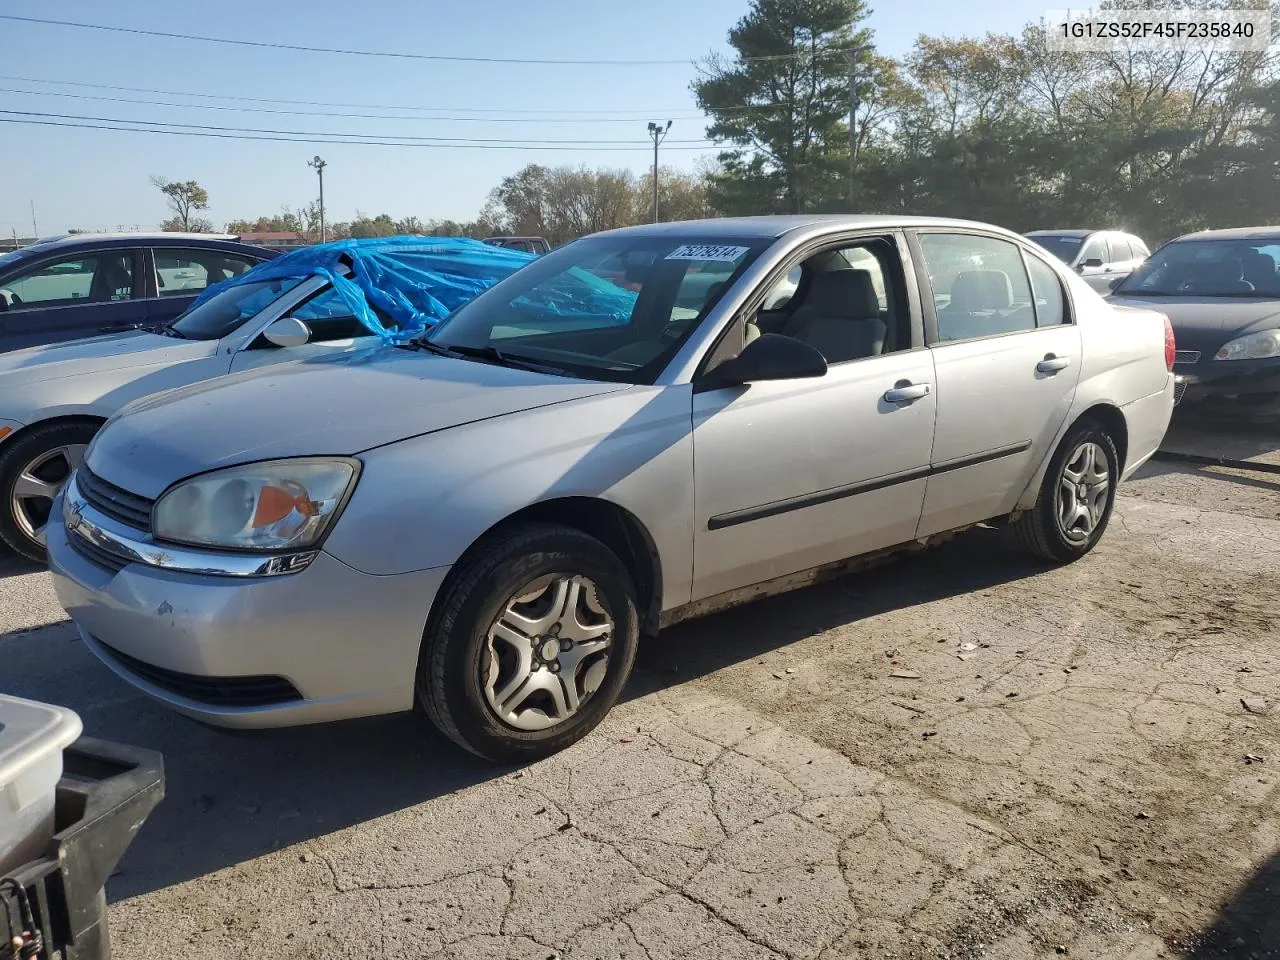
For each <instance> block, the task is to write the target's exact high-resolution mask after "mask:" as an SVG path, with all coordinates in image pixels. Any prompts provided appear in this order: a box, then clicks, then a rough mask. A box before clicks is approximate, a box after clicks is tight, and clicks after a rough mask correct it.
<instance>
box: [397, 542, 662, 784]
mask: <svg viewBox="0 0 1280 960" xmlns="http://www.w3.org/2000/svg"><path fill="white" fill-rule="evenodd" d="M437 610H438V613H437V614H436V615H435V616H433V617H432V618H431V622H430V623H429V624H428V626H427V631H426V634H425V635H424V637H423V643H422V652H421V654H420V656H419V661H418V677H417V696H418V701H419V703H420V704H421V706H422V707H423V708H424V709H425V710H426V713H427V716H429V717H430V718H431V720H432V722H433V723H434V724H435V725H436V726H437V727H439V728H440V730H441V731H442V732H444V733H445V734H446V735H447V736H448V737H449V738H450V739H452V740H453V741H455V742H456V743H458V744H459V745H460V746H463V747H465V748H466V749H468V750H470V751H471V752H473V753H476V754H479V755H480V756H482V757H485V758H487V759H489V760H495V761H498V762H503V763H521V762H528V761H532V760H536V759H539V758H541V757H545V756H548V755H550V754H552V753H555V752H556V751H558V750H562V749H564V748H565V747H567V746H569V745H570V744H572V743H574V742H576V741H577V740H579V739H581V738H582V737H584V736H585V735H586V734H587V733H588V732H590V730H591V729H592V728H593V727H595V726H596V725H597V724H598V723H599V722H600V721H601V720H602V719H604V716H605V714H606V713H608V712H609V710H610V708H611V707H612V706H613V704H614V703H615V702H616V701H617V699H618V696H619V694H621V692H622V688H623V687H624V686H625V684H626V682H627V677H628V676H629V675H630V673H631V666H632V664H633V663H634V661H635V654H636V646H637V644H638V643H639V635H640V630H639V617H638V616H637V614H636V596H635V587H634V584H633V581H632V578H631V575H630V574H629V573H628V572H627V569H626V568H625V567H624V566H623V564H622V562H621V561H620V560H619V559H618V558H617V556H616V555H615V554H614V553H613V552H612V551H610V550H609V549H608V548H607V547H606V546H605V545H604V544H602V543H601V542H600V541H598V540H596V539H595V538H594V537H591V536H588V535H587V534H585V533H582V532H581V531H579V530H575V529H573V528H571V527H564V526H560V525H555V524H529V525H527V526H522V527H519V528H515V529H512V530H511V531H509V532H507V533H505V534H501V535H499V536H497V537H496V538H494V539H493V540H492V541H490V542H489V543H488V544H486V545H484V546H482V547H481V548H480V549H479V551H478V552H477V553H476V554H475V555H473V556H472V557H470V558H468V559H467V560H465V561H464V562H463V564H462V565H461V566H460V567H459V569H458V570H457V571H455V575H454V576H453V577H452V578H451V580H450V582H449V584H448V585H447V586H446V588H445V590H444V592H443V593H442V595H441V596H440V598H439V600H438V606H437Z"/></svg>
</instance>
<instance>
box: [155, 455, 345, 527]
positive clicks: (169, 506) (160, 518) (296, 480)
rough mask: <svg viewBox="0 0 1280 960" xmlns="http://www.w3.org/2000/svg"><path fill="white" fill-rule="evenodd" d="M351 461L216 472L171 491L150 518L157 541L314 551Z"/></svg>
mask: <svg viewBox="0 0 1280 960" xmlns="http://www.w3.org/2000/svg"><path fill="white" fill-rule="evenodd" d="M358 471H359V464H358V462H357V461H355V460H341V459H337V458H333V459H329V458H308V459H298V460H271V461H268V462H265V463H250V464H245V465H244V466H241V467H230V468H228V469H226V470H216V471H214V472H213V473H206V474H204V475H203V476H199V477H193V478H191V479H190V480H184V481H183V482H182V483H179V484H177V485H175V486H173V487H171V488H170V489H169V490H168V491H166V492H165V494H164V495H163V496H162V497H161V498H160V500H159V501H158V502H157V503H156V505H155V508H154V509H153V510H152V513H151V530H152V534H153V535H154V536H155V537H156V539H158V540H169V541H172V542H174V543H188V544H195V545H198V546H204V547H223V548H226V549H230V550H288V549H302V548H306V547H313V546H315V545H316V544H317V543H319V542H320V538H321V537H323V536H324V532H325V530H327V529H328V528H329V526H330V524H332V523H333V521H334V520H335V519H336V518H337V516H338V514H339V512H341V510H342V507H343V505H344V504H345V503H346V501H347V496H348V494H349V493H350V492H351V488H352V487H354V486H355V480H356V474H357V473H358Z"/></svg>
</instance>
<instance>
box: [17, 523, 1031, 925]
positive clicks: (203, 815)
mask: <svg viewBox="0 0 1280 960" xmlns="http://www.w3.org/2000/svg"><path fill="white" fill-rule="evenodd" d="M1042 569H1044V568H1043V567H1042V566H1039V565H1037V564H1035V563H1034V562H1029V561H1028V560H1027V559H1026V557H1025V556H1023V555H1021V554H1019V553H1017V552H1016V551H1015V550H1012V549H1009V548H1007V547H1005V546H1004V545H1003V541H1002V540H1001V538H1000V537H999V536H998V535H997V534H995V533H993V532H992V531H973V532H971V533H969V534H966V535H964V536H961V537H958V538H957V539H956V540H955V541H954V542H951V543H948V544H944V545H942V546H940V547H938V548H936V549H934V550H929V551H925V552H923V553H921V554H918V555H915V556H910V557H904V558H901V559H899V560H897V561H895V562H892V563H890V564H889V565H887V566H885V567H883V568H880V569H875V570H870V571H866V572H864V573H861V574H855V575H852V576H849V577H845V578H842V579H840V580H835V581H831V582H829V583H826V584H823V585H820V586H817V587H811V588H808V589H805V590H801V591H797V592H795V593H791V594H787V595H783V596H779V597H775V598H771V599H767V600H763V601H759V602H756V603H754V604H750V605H747V606H744V607H741V608H738V609H735V610H731V611H727V612H724V613H721V614H716V615H714V616H711V617H707V618H704V619H701V620H696V621H690V622H688V623H685V624H680V625H678V626H676V627H673V628H671V629H669V630H667V631H664V632H663V634H662V635H661V636H660V637H658V638H657V639H656V640H654V641H651V642H649V643H647V644H645V645H642V647H641V658H640V661H639V662H638V664H637V668H638V669H637V673H636V674H635V676H634V678H633V680H632V683H631V685H630V687H629V688H628V691H627V694H626V696H627V697H628V698H632V699H634V698H636V697H639V696H643V695H644V694H646V693H649V692H652V691H654V690H657V689H661V688H663V687H666V686H670V685H672V684H674V683H679V682H682V681H684V680H687V679H690V678H692V677H695V676H701V675H703V674H707V673H710V672H713V671H715V670H717V669H719V668H721V667H724V666H726V665H729V664H733V663H736V662H739V661H741V660H745V659H747V658H749V657H753V656H756V655H757V654H760V653H762V652H764V651H768V650H774V649H778V648H781V647H784V646H786V645H787V644H790V643H794V642H796V641H799V640H802V639H804V638H805V637H808V636H811V635H813V634H815V633H819V632H822V631H824V630H827V629H830V628H831V627H834V626H837V625H840V624H844V623H848V622H851V621H855V620H858V619H861V618H863V617H868V616H873V615H875V614H878V613H882V612H885V611H888V610H892V609H896V608H901V607H909V606H913V605H916V604H919V603H924V602H928V601H931V600H935V599H939V598H942V597H947V596H951V595H955V594H958V593H964V592H968V591H972V590H978V589H982V588H984V587H989V586H992V585H995V584H998V583H1004V582H1008V581H1011V580H1016V579H1020V578H1022V577H1026V576H1030V575H1033V574H1035V573H1037V572H1039V571H1040V570H1042ZM0 658H2V659H3V661H4V662H5V677H4V688H5V691H6V692H11V693H14V694H16V695H18V696H25V697H31V698H33V699H37V700H45V701H48V702H53V703H59V704H63V705H65V706H68V707H71V708H72V709H74V710H76V711H77V712H79V713H80V715H81V717H82V719H83V720H84V723H85V731H86V733H89V734H92V735H94V736H99V737H104V738H107V739H111V740H117V741H120V742H124V743H130V744H133V745H136V746H141V747H149V748H152V749H157V750H160V751H161V752H162V753H163V754H164V757H165V769H166V797H165V800H164V801H163V802H162V803H161V804H160V806H159V807H158V808H157V810H156V812H155V813H154V814H153V815H152V817H151V819H150V820H149V821H148V822H147V824H146V826H145V827H144V828H143V830H142V831H141V833H140V834H139V836H138V838H137V840H136V841H135V842H134V844H133V846H132V847H131V848H130V850H129V852H128V853H127V854H126V856H125V858H124V861H123V862H122V864H121V869H120V871H119V872H117V874H116V875H115V876H114V877H113V878H112V879H111V881H110V883H109V884H108V895H109V899H111V900H112V901H118V900H120V899H124V898H128V897H133V896H137V895H140V894H144V893H147V892H150V891H153V890H157V889H161V888H163V887H167V886H170V885H173V884H176V883H180V882H182V881H184V880H189V879H192V878H195V877H199V876H202V875H205V874H208V873H211V872H213V871H216V870H220V869H224V868H227V867H231V866H233V865H235V864H237V863H242V862H244V861H246V860H251V859H253V858H254V857H258V856H261V855H263V854H265V853H268V852H270V851H271V850H274V849H276V848H278V847H283V846H287V845H290V844H295V843H300V842H303V841H306V840H309V839H312V838H314V837H317V836H322V835H325V834H329V833H333V832H335V831H338V830H341V829H343V828H347V827H351V826H353V825H357V824H360V823H362V822H365V821H368V820H371V819H374V818H377V817H380V816H383V815H385V814H390V813H394V812H396V811H399V810H402V809H405V808H407V807H411V806H413V805H415V804H419V803H423V802H425V801H427V800H431V799H433V798H435V797H439V796H442V795H445V794H448V793H452V792H455V791H458V790H461V789H464V788H466V787H469V786H473V785H475V784H479V783H483V782H485V781H487V780H489V779H492V778H496V777H499V776H502V775H503V774H504V773H507V772H509V770H508V768H504V767H498V766H494V765H491V764H488V763H486V762H484V761H481V760H479V759H477V758H475V757H472V756H470V755H469V754H466V753H464V752H463V751H461V750H459V749H458V748H456V747H454V746H453V745H452V744H451V743H450V742H449V741H447V740H446V739H445V738H444V737H442V736H441V735H439V734H437V733H436V732H435V731H434V730H433V729H432V728H431V727H430V725H429V724H428V723H427V722H426V721H425V720H423V719H421V718H419V717H416V716H410V715H407V714H405V715H400V716H393V717H383V718H373V719H369V720H360V721H348V722H345V723H340V724H332V725H328V726H318V727H299V728H294V729H286V730H275V731H263V732H255V733H242V734H233V733H228V732H225V731H220V730H214V729H210V728H206V727H203V726H201V725H199V724H197V723H195V722H193V721H190V720H188V719H186V718H184V717H181V716H179V715H177V714H174V713H171V712H170V711H168V710H166V709H164V708H162V707H160V706H159V705H157V704H154V703H152V702H151V701H150V700H148V699H146V698H145V697H143V696H142V695H140V694H137V693H135V692H134V691H133V690H132V689H131V688H129V687H128V686H127V685H126V684H124V683H123V682H122V681H120V680H118V679H117V678H116V677H115V676H114V675H113V674H111V673H110V672H109V671H107V670H106V668H105V667H103V666H102V665H101V664H99V663H98V662H97V661H96V660H95V659H94V657H93V656H92V654H90V653H89V651H88V650H87V649H86V648H85V647H84V645H83V644H82V643H80V642H79V640H78V639H77V638H76V637H75V633H74V630H73V629H72V628H71V626H70V625H69V624H59V625H55V626H52V627H47V628H44V629H42V630H39V631H36V632H34V633H30V634H26V635H24V636H20V637H19V636H13V637H10V638H8V639H7V640H6V639H5V638H0ZM673 668H675V669H673Z"/></svg>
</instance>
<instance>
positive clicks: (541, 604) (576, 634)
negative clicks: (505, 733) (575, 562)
mask: <svg viewBox="0 0 1280 960" xmlns="http://www.w3.org/2000/svg"><path fill="white" fill-rule="evenodd" d="M613 633H614V622H613V618H612V617H611V616H610V614H609V611H608V610H607V609H606V608H605V605H604V603H603V601H602V600H601V594H600V590H599V588H598V587H597V586H596V584H595V583H594V582H593V581H592V580H590V579H588V578H587V577H582V576H569V575H561V574H554V575H551V576H544V577H539V578H538V579H537V580H534V581H532V582H530V583H528V584H526V585H525V586H524V587H522V588H521V589H520V590H519V591H517V592H516V594H515V595H514V596H513V597H511V599H510V600H508V601H507V603H506V605H505V607H504V609H503V612H502V614H501V615H499V617H498V618H497V620H495V621H494V623H493V625H492V626H491V627H490V628H489V632H488V635H487V640H486V644H485V648H484V656H483V659H482V661H481V667H480V669H481V678H480V679H481V682H482V685H483V687H484V694H485V699H486V700H487V701H488V704H489V707H490V709H492V710H493V712H494V714H495V715H497V717H498V718H499V719H500V720H501V721H502V722H503V723H505V724H507V725H509V726H512V727H515V728H516V729H517V730H529V731H533V730H546V729H547V728H549V727H554V726H557V725H559V724H561V723H564V722H565V721H566V720H569V719H570V718H571V717H573V716H574V715H575V714H576V713H577V712H578V711H579V710H580V709H581V708H582V706H583V705H584V704H585V703H586V702H587V700H588V699H590V697H591V695H592V694H593V693H595V692H596V691H597V690H598V689H600V685H601V683H603V681H604V678H605V674H606V673H607V672H608V669H609V650H610V647H611V645H612V643H613Z"/></svg>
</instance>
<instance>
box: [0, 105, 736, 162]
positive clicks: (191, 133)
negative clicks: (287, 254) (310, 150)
mask: <svg viewBox="0 0 1280 960" xmlns="http://www.w3.org/2000/svg"><path fill="white" fill-rule="evenodd" d="M12 112H13V111H0V113H12ZM114 122H115V123H137V122H139V121H136V120H118V121H114ZM0 123H20V124H30V125H34V126H40V127H75V128H78V129H82V130H119V131H123V132H125V133H159V134H168V135H169V136H175V137H212V138H214V139H218V140H260V141H267V142H275V143H322V144H332V145H337V144H351V145H355V146H369V147H423V148H428V149H455V150H553V151H573V152H577V153H581V152H582V151H583V150H591V151H594V152H601V153H634V152H636V151H638V150H644V151H645V152H646V153H648V151H649V147H648V145H647V144H635V145H634V146H630V147H596V146H589V145H585V144H584V145H583V146H577V147H569V146H548V145H546V144H545V143H539V142H532V143H523V144H522V143H514V142H511V143H498V144H495V143H484V142H453V143H419V142H412V143H411V142H405V141H394V140H334V139H327V138H324V137H276V136H265V135H260V134H249V133H213V132H210V131H204V130H160V129H156V128H154V127H126V126H110V125H108V124H107V123H75V122H71V121H63V120H32V119H28V118H25V117H16V118H15V117H2V116H0ZM108 123H110V121H109V122H108ZM670 149H672V150H710V149H714V147H712V146H711V145H707V146H702V147H688V146H684V147H671V148H670Z"/></svg>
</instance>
